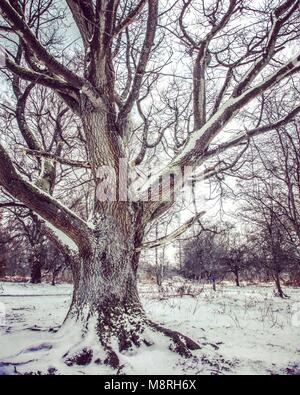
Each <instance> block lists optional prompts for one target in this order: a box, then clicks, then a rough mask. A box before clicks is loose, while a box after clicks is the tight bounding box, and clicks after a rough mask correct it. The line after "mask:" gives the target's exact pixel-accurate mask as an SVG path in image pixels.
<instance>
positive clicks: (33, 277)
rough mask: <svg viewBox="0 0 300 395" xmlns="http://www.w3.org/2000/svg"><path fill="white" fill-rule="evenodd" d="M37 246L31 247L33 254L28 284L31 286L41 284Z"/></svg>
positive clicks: (40, 268) (40, 267)
mask: <svg viewBox="0 0 300 395" xmlns="http://www.w3.org/2000/svg"><path fill="white" fill-rule="evenodd" d="M38 250H39V248H38V246H34V247H33V253H32V257H31V273H30V282H31V284H41V282H42V265H41V262H40V253H39V251H38Z"/></svg>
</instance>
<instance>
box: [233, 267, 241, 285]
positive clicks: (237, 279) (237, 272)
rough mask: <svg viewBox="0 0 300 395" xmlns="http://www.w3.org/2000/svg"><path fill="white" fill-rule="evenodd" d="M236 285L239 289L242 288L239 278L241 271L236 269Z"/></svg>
mask: <svg viewBox="0 0 300 395" xmlns="http://www.w3.org/2000/svg"><path fill="white" fill-rule="evenodd" d="M234 274H235V285H236V286H237V287H239V286H240V277H239V271H238V269H236V270H235V273H234Z"/></svg>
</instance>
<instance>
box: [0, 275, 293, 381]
mask: <svg viewBox="0 0 300 395" xmlns="http://www.w3.org/2000/svg"><path fill="white" fill-rule="evenodd" d="M179 287H180V284H175V285H174V284H173V285H171V284H170V285H168V284H166V285H164V292H159V291H158V288H157V287H156V286H154V285H149V284H141V285H140V293H141V297H142V300H143V303H144V307H145V309H146V311H147V313H148V315H149V316H150V317H151V318H152V319H153V320H155V321H156V322H159V323H161V324H163V325H164V326H166V327H170V328H171V329H175V330H178V331H179V332H182V333H184V334H186V335H188V336H189V337H191V338H192V339H194V340H196V341H197V342H198V343H199V344H200V345H201V350H198V351H195V352H194V355H195V357H196V358H194V359H183V358H181V357H179V356H178V355H177V354H175V353H172V352H171V351H170V352H169V351H167V349H165V348H164V347H162V348H161V349H159V344H158V345H156V346H153V348H152V347H149V348H146V347H145V348H143V349H140V350H138V351H137V352H135V353H133V352H131V353H129V354H125V355H124V356H123V361H124V362H125V365H126V368H125V370H124V373H128V374H300V289H299V288H286V291H287V293H288V295H289V296H290V299H285V300H282V299H280V298H277V297H274V295H273V287H272V286H271V285H264V286H262V285H261V286H252V285H251V286H242V287H240V288H238V287H235V286H233V285H232V284H227V283H225V284H223V285H220V286H219V289H218V290H217V292H214V291H213V290H212V289H210V287H209V286H205V287H203V285H197V284H195V283H194V284H192V289H188V290H187V289H183V290H182V293H195V294H196V296H194V297H192V296H188V295H186V296H182V297H181V296H179V294H180V292H179ZM71 292H72V287H71V286H70V285H65V284H64V285H57V286H55V287H53V286H51V285H47V284H43V285H30V284H24V283H22V284H13V283H0V362H1V361H14V358H15V357H16V355H17V354H18V358H19V357H20V356H22V353H20V351H22V350H23V353H24V350H27V351H26V352H28V349H29V348H30V347H32V346H36V345H40V344H48V343H49V342H51V339H52V338H53V336H55V335H56V334H53V333H52V332H51V331H50V332H49V328H55V327H57V326H59V325H60V324H61V323H62V321H63V319H64V317H65V315H66V313H67V310H68V307H69V304H70V298H71ZM4 310H5V321H4V320H3V318H4V317H3V315H4V314H3V313H4ZM1 317H2V325H1ZM39 363H40V364H41V365H42V362H41V361H39ZM91 365H92V364H91ZM91 365H89V366H87V367H80V368H78V367H77V368H75V367H73V368H69V367H66V370H65V371H62V373H67V369H68V370H69V372H70V373H73V374H85V373H92V374H107V373H112V372H109V371H108V368H107V367H104V366H98V365H95V366H91ZM37 368H38V366H37ZM23 369H25V371H26V368H23ZM14 371H15V370H14V368H12V367H11V366H7V365H6V364H2V365H1V364H0V374H1V373H2V374H13V373H14ZM17 371H18V372H22V365H20V366H17ZM23 371H24V370H23Z"/></svg>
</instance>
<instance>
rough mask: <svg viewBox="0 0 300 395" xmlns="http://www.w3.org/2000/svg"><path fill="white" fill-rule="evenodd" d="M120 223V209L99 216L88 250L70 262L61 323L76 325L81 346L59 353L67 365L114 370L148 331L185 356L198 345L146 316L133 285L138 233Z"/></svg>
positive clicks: (145, 341)
mask: <svg viewBox="0 0 300 395" xmlns="http://www.w3.org/2000/svg"><path fill="white" fill-rule="evenodd" d="M123 215H124V214H123ZM123 219H124V218H123ZM125 222H126V223H127V225H128V222H127V221H123V220H121V221H120V212H119V216H117V217H115V216H112V215H110V214H108V213H107V214H106V215H105V216H99V217H98V218H97V225H96V227H95V232H94V239H93V240H91V241H90V242H91V246H92V247H93V249H92V253H91V254H90V255H88V256H83V257H81V259H80V260H79V261H78V262H76V263H74V264H73V273H74V292H73V299H72V303H71V307H70V310H69V313H68V315H67V318H66V320H65V324H64V326H65V327H67V328H68V327H72V328H76V327H77V328H79V330H80V331H81V336H82V341H83V344H85V346H84V347H82V349H81V350H79V351H78V350H76V352H74V350H73V351H70V352H68V353H67V354H66V355H65V356H64V358H65V362H66V364H68V365H75V364H79V365H85V364H89V363H91V362H92V361H94V362H96V363H104V364H106V365H109V366H111V367H113V368H115V369H119V368H120V366H121V364H120V358H119V355H120V353H123V352H125V351H127V350H130V349H133V348H136V347H141V346H149V347H150V346H151V345H153V343H154V341H153V338H155V337H153V336H151V333H152V335H153V333H154V332H156V336H157V335H158V333H160V334H163V336H164V337H165V336H167V337H168V338H169V339H170V348H171V349H172V350H173V351H176V352H178V353H180V354H181V355H184V356H191V353H190V349H197V348H199V347H198V345H197V344H196V343H194V342H193V341H192V340H190V339H188V338H187V337H185V336H183V335H180V334H178V333H177V332H173V331H170V330H168V329H165V328H162V327H160V326H159V325H157V324H154V323H153V322H152V321H150V320H149V319H148V318H147V317H146V314H145V312H144V309H143V307H142V304H141V301H140V298H139V295H138V290H137V270H136V269H137V264H138V255H137V253H136V252H135V244H136V241H137V239H136V238H137V234H139V232H137V227H136V223H134V222H132V223H131V225H130V226H129V227H128V226H125V227H124V223H125ZM138 237H139V236H138ZM70 323H71V324H70ZM68 324H70V326H69V325H68ZM64 326H63V327H64ZM62 330H63V328H62ZM149 334H150V336H149ZM87 337H88V338H89V339H93V340H92V341H91V347H88V346H86V343H85V341H84V339H86V338H87ZM95 343H99V345H100V346H101V347H102V349H104V350H105V356H104V357H103V355H102V356H101V357H99V355H97V352H96V351H95V350H94V349H93V347H92V344H95Z"/></svg>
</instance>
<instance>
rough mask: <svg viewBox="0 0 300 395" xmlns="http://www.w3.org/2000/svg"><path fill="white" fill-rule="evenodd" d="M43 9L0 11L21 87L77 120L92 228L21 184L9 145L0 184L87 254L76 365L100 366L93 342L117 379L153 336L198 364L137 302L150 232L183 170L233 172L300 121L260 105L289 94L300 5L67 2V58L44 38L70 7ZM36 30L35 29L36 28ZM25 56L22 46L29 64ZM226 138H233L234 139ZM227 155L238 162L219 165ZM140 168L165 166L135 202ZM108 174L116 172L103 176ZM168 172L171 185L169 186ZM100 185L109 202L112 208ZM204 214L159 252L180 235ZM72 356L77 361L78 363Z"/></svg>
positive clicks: (74, 315)
mask: <svg viewBox="0 0 300 395" xmlns="http://www.w3.org/2000/svg"><path fill="white" fill-rule="evenodd" d="M39 4H42V8H39V7H37V6H36V5H35V2H32V1H25V0H24V1H18V0H1V1H0V13H1V15H2V21H1V24H0V32H1V36H2V37H3V46H4V48H5V72H6V73H8V74H13V75H14V76H17V77H18V79H20V80H21V81H22V84H23V86H25V87H27V86H30V84H31V83H35V84H40V85H43V86H44V87H46V88H49V89H51V90H53V91H54V92H55V93H56V94H57V95H58V96H59V98H60V99H62V100H63V101H64V103H65V104H66V105H67V106H68V108H69V111H71V112H72V113H73V114H74V115H75V116H76V117H78V120H79V121H80V128H82V140H83V141H84V144H85V147H86V151H87V154H88V158H87V159H88V162H85V161H80V162H78V161H74V162H73V163H70V161H67V162H68V163H66V164H68V165H72V164H73V165H74V167H75V166H76V167H77V168H80V167H82V168H88V169H89V171H90V173H91V175H92V177H93V180H94V192H95V204H94V208H93V213H92V216H91V217H92V220H91V221H89V222H87V221H85V220H84V219H83V218H81V217H80V216H78V215H77V214H75V212H73V211H71V210H70V209H69V208H67V207H66V206H65V205H63V204H61V202H60V201H59V200H58V199H56V198H54V197H52V196H51V194H50V193H49V191H45V189H43V188H41V187H40V185H39V184H38V183H35V184H34V183H32V182H29V181H28V180H27V179H25V178H24V177H23V176H22V175H21V174H20V172H19V171H18V169H17V167H16V166H15V164H14V163H13V161H12V159H11V156H10V154H9V152H10V151H9V149H8V147H6V145H5V144H2V145H1V146H0V183H1V185H2V186H3V187H4V188H5V190H6V191H7V192H8V193H9V194H10V195H11V196H13V197H14V198H15V199H17V200H18V201H20V202H21V203H22V204H24V205H26V206H27V207H28V208H30V209H31V210H33V211H34V212H36V213H37V214H38V215H39V216H40V217H42V218H43V219H44V220H45V221H46V223H48V224H50V226H51V227H52V228H54V229H57V230H58V231H59V232H60V234H63V235H64V237H62V239H64V240H66V239H70V240H71V241H72V242H73V243H75V245H76V246H77V248H78V254H77V255H76V257H75V259H74V260H73V262H74V263H73V275H74V294H73V299H72V304H71V307H70V310H69V313H68V316H67V319H66V321H67V322H71V323H75V322H76V326H77V327H78V326H80V328H81V330H82V342H83V344H85V347H84V349H83V350H82V353H81V354H80V352H79V354H78V350H77V361H82V360H85V361H88V362H89V361H91V360H92V359H97V355H96V351H95V350H92V349H91V348H89V347H87V344H86V343H87V339H89V338H90V337H89V336H88V334H90V333H94V334H95V335H96V336H97V338H98V339H99V346H101V347H102V349H104V350H105V352H106V358H104V362H105V363H106V364H109V365H111V366H113V367H115V368H119V367H120V357H119V356H120V354H119V353H120V352H122V351H125V350H127V349H129V348H131V347H139V346H140V345H142V344H146V345H148V346H151V345H152V344H153V341H152V340H151V332H156V333H160V334H161V335H162V336H166V337H167V338H169V339H170V341H171V349H173V350H174V351H176V352H178V353H180V354H181V355H184V356H191V351H190V350H193V349H196V348H198V345H197V344H196V343H195V342H194V341H192V340H190V339H189V338H187V337H186V336H183V335H180V334H179V333H177V332H174V331H171V330H169V329H166V328H163V327H161V326H160V325H157V324H155V323H153V322H152V321H151V320H149V319H148V318H147V317H146V315H145V312H144V310H143V307H142V305H141V302H140V299H139V296H138V291H137V269H138V264H139V257H140V253H141V250H142V249H143V248H145V247H148V248H149V247H153V246H155V245H157V241H156V242H155V243H154V244H153V243H151V241H147V242H144V233H145V229H146V227H147V225H148V224H149V223H150V222H152V221H154V220H157V219H158V218H159V216H161V215H162V214H165V213H166V212H167V210H169V209H170V208H171V207H172V205H173V204H174V201H175V195H176V193H175V192H176V191H178V190H180V189H181V187H182V179H181V177H180V174H181V173H182V169H183V168H184V167H188V170H186V173H187V175H188V176H191V174H192V171H196V173H197V170H196V167H198V166H202V167H204V178H209V177H212V176H214V175H216V174H218V173H219V172H222V171H223V170H224V166H225V168H227V167H228V166H230V165H233V164H234V163H236V161H237V160H238V159H239V157H240V155H241V154H242V153H243V152H244V151H245V149H246V148H247V144H246V145H245V142H246V143H247V141H248V140H249V139H250V138H254V137H255V136H257V135H259V134H261V133H265V132H268V131H269V130H272V129H274V128H275V127H277V126H278V125H282V124H285V123H288V122H289V121H292V120H294V119H295V117H296V116H297V114H298V113H299V111H300V105H299V104H297V103H293V106H291V107H288V108H286V109H284V110H283V111H282V113H281V114H280V117H279V118H278V119H276V120H274V122H272V123H271V124H270V123H268V122H266V119H265V117H264V106H263V103H262V100H261V98H262V95H263V94H264V93H266V92H270V91H272V92H273V91H276V92H278V94H280V87H281V85H282V84H293V83H294V79H295V78H296V73H297V72H299V71H300V53H296V54H293V53H292V52H293V50H294V48H295V47H294V43H295V42H296V41H297V39H298V37H299V32H300V29H299V22H298V21H299V4H300V1H299V0H286V1H284V2H280V1H266V2H264V1H262V2H259V4H255V5H254V4H253V2H250V1H247V0H230V1H225V0H224V1H223V0H216V1H204V0H202V1H201V0H184V1H178V0H177V1H175V0H174V1H166V2H162V1H161V2H159V0H136V1H125V0H97V1H93V0H66V6H68V10H69V15H70V17H72V18H73V23H74V24H75V25H76V26H77V30H78V34H79V36H80V44H78V40H77V46H75V45H74V46H73V47H72V48H73V51H68V50H67V48H70V45H71V44H70V41H71V40H70V34H65V39H66V43H65V45H59V44H58V43H57V42H56V41H55V39H53V37H52V40H51V39H50V38H49V36H48V35H47V29H48V28H49V24H48V25H47V19H48V20H50V23H51V18H52V16H53V13H51V12H49V10H50V11H51V10H52V11H54V10H55V12H56V11H57V9H58V8H59V7H60V6H61V5H58V3H57V2H55V1H53V0H44V1H42V2H39ZM58 11H59V10H58ZM33 20H38V21H39V29H38V30H36V29H34V28H33V27H32V26H33V25H32V21H33ZM73 32H74V29H73ZM62 39H63V38H62V37H61V38H60V44H61V43H62V41H61V40H62ZM16 48H21V49H22V51H21V58H20V53H18V51H17V49H16ZM70 52H71V53H70ZM176 65H177V69H176V70H175V68H176V67H175V66H176ZM178 65H180V67H179V66H178ZM229 129H231V130H232V129H234V130H237V129H238V133H237V134H235V135H234V136H232V135H231V134H228V133H225V131H227V132H228V131H229ZM219 136H220V137H222V141H219V143H217V144H216V141H217V140H216V139H217V138H218V137H219ZM230 149H232V163H231V164H230V163H227V161H225V163H224V161H223V160H222V155H223V154H224V153H225V152H228V150H230ZM34 151H35V152H34V153H35V154H36V155H39V156H40V157H46V158H48V159H51V161H50V162H51V163H52V161H53V160H54V161H55V160H57V161H60V163H63V162H64V160H63V159H62V158H56V157H55V155H52V156H51V158H49V154H47V153H45V152H43V151H41V150H40V148H39V147H35V148H34ZM120 159H122V166H120ZM157 159H159V161H158V160H157ZM159 162H161V163H159ZM124 163H125V165H124ZM142 163H144V164H146V166H148V165H151V166H153V164H154V163H156V164H157V169H156V170H155V171H154V172H153V169H152V176H151V177H150V178H149V180H148V182H147V183H145V185H144V187H143V188H141V189H140V190H139V191H137V195H138V196H137V197H138V198H139V199H138V198H137V197H136V198H135V199H127V195H126V196H124V190H123V189H124V188H123V187H124V184H127V183H128V189H130V187H131V186H132V185H130V183H131V182H132V177H131V176H130V177H128V179H127V175H126V171H125V170H124V167H125V168H126V166H127V167H128V168H129V169H132V167H133V166H134V165H140V164H142ZM162 163H163V165H164V166H161V164H162ZM206 163H208V165H207V166H206V165H205V164H206ZM103 166H105V167H106V168H108V167H109V169H112V171H113V175H112V174H111V173H108V174H107V173H106V175H105V176H104V175H103V174H104V173H103V172H102V169H103ZM99 169H100V172H99ZM129 173H131V172H130V171H129ZM197 174H198V173H197ZM197 174H196V175H197ZM114 175H115V176H116V177H117V179H118V180H120V182H119V183H117V187H116V188H115V189H114V188H113V187H111V186H110V185H109V182H110V181H113V180H114ZM166 175H167V176H170V177H169V179H170V188H163V185H162V178H163V177H166ZM202 176H203V172H202ZM105 177H106V179H105ZM105 183H106V185H107V187H106V190H107V189H109V193H108V194H107V195H108V196H110V199H103V193H102V192H104V191H105V188H104V189H102V187H103V184H105ZM126 186H127V185H126ZM99 187H100V188H99ZM170 189H171V193H169V192H170ZM99 190H100V191H101V193H100V195H101V196H100V197H101V198H99ZM149 191H151V192H150V193H149ZM97 192H98V193H97ZM115 197H116V198H115ZM201 214H203V213H201ZM199 215H200V214H199ZM199 215H197V216H196V218H192V219H191V220H190V221H188V223H187V224H185V225H183V226H182V227H181V228H180V229H179V230H178V231H174V232H173V233H172V235H167V237H166V238H165V240H164V239H161V240H159V243H160V244H163V243H164V242H169V241H170V240H171V239H172V238H174V237H178V236H180V234H181V233H182V232H183V231H184V230H185V229H187V227H188V226H190V225H191V224H192V223H194V221H195V220H197V219H198V217H199ZM68 336H69V337H70V339H69V341H70V343H71V342H72V335H71V334H70V333H69V332H68ZM65 358H66V360H67V362H68V363H76V358H75V357H74V356H72V355H71V354H69V355H68V356H66V357H65ZM70 361H71V362H70ZM72 361H73V362H72Z"/></svg>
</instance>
